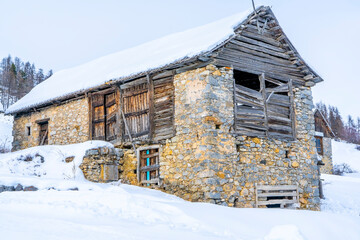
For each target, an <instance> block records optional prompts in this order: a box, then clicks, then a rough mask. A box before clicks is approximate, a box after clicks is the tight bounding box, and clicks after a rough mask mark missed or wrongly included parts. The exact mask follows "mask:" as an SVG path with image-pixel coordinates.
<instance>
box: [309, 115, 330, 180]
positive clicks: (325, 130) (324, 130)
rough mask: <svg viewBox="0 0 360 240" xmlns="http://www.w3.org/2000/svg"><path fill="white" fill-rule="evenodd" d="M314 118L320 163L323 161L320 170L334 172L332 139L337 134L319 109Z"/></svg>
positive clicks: (328, 172)
mask: <svg viewBox="0 0 360 240" xmlns="http://www.w3.org/2000/svg"><path fill="white" fill-rule="evenodd" d="M314 119H315V143H316V151H317V154H318V158H319V160H320V161H319V163H321V165H320V172H321V173H327V174H332V173H333V161H332V148H331V139H332V138H334V137H335V134H334V132H333V131H332V129H331V127H330V124H329V123H328V122H327V121H326V119H325V117H324V115H323V114H322V113H321V112H320V111H319V110H318V109H315V112H314Z"/></svg>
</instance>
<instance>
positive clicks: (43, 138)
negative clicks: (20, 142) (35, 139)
mask: <svg viewBox="0 0 360 240" xmlns="http://www.w3.org/2000/svg"><path fill="white" fill-rule="evenodd" d="M39 127H40V133H39V140H40V142H39V145H48V144H49V143H48V132H49V124H48V122H44V123H40V124H39Z"/></svg>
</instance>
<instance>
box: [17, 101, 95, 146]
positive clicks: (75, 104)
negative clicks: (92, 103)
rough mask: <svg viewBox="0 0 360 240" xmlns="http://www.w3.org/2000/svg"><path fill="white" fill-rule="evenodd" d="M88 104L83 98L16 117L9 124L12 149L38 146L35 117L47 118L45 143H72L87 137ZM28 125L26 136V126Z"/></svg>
mask: <svg viewBox="0 0 360 240" xmlns="http://www.w3.org/2000/svg"><path fill="white" fill-rule="evenodd" d="M88 111H89V104H88V99H87V98H82V99H78V100H75V101H71V102H68V103H65V104H63V105H60V106H51V107H49V108H46V109H43V110H40V111H37V112H32V113H29V114H27V115H22V116H20V117H16V118H15V120H14V127H13V135H14V141H13V151H16V150H20V149H24V148H28V147H34V146H38V145H39V125H38V124H37V123H36V121H37V120H41V119H46V118H49V119H50V120H49V132H48V138H49V139H48V140H49V144H59V145H64V144H72V143H80V142H84V141H87V140H89V113H88ZM27 126H30V127H31V135H30V136H27V134H26V127H27Z"/></svg>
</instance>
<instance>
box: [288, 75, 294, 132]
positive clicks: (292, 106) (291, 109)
mask: <svg viewBox="0 0 360 240" xmlns="http://www.w3.org/2000/svg"><path fill="white" fill-rule="evenodd" d="M288 87H289V97H290V119H291V127H292V135H293V138H294V139H296V126H295V112H294V93H293V86H292V79H290V81H289V83H288Z"/></svg>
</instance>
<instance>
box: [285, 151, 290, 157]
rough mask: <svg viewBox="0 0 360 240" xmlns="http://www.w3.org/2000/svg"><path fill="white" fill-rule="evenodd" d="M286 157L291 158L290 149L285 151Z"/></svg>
mask: <svg viewBox="0 0 360 240" xmlns="http://www.w3.org/2000/svg"><path fill="white" fill-rule="evenodd" d="M285 158H289V150H286V151H285Z"/></svg>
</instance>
